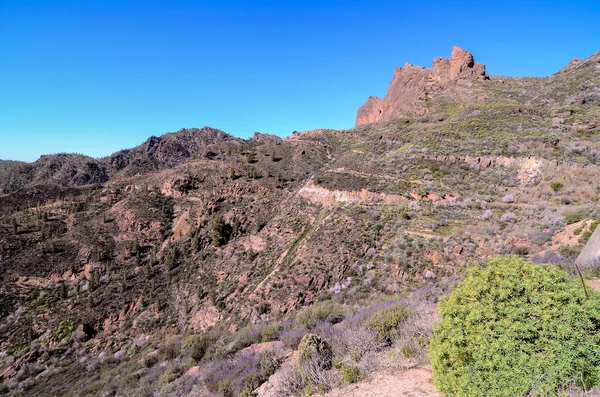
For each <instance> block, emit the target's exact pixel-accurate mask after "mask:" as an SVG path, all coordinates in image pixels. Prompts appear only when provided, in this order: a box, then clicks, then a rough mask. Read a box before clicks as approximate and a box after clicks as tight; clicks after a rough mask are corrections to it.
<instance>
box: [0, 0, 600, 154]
mask: <svg viewBox="0 0 600 397" xmlns="http://www.w3.org/2000/svg"><path fill="white" fill-rule="evenodd" d="M408 3H409V4H404V2H402V1H380V0H370V1H361V2H356V1H352V0H346V1H314V0H298V1H296V0H289V1H287V0H278V1H260V0H259V1H225V0H223V1H214V2H211V1H178V0H171V1H160V2H159V1H152V0H144V1H127V0H122V1H111V0H102V1H99V0H98V1H95V0H73V1H61V0H45V1H41V0H38V1H33V0H0V57H1V62H0V158H3V159H17V160H25V161H33V160H35V159H37V158H38V157H39V155H41V154H44V153H56V152H64V151H66V152H79V153H84V154H88V155H92V156H95V157H100V156H104V155H108V154H110V153H111V152H114V151H116V150H119V149H122V148H127V147H132V146H135V145H137V144H139V143H141V142H142V141H144V140H145V139H146V138H147V137H149V136H150V135H161V134H163V133H165V132H168V131H176V130H178V129H180V128H183V127H202V126H205V125H209V126H212V127H215V128H219V129H222V130H224V131H226V132H228V133H230V134H232V135H236V136H239V137H249V136H251V135H252V133H253V132H254V131H260V132H265V133H273V134H277V135H280V136H287V135H289V134H290V133H291V131H293V130H299V131H303V130H308V129H314V128H322V127H328V128H351V127H352V126H353V125H354V118H355V115H356V110H357V108H358V107H359V106H360V105H361V104H362V103H363V102H364V101H366V99H367V98H368V96H369V95H378V96H382V95H383V94H384V93H385V91H386V89H387V86H388V84H389V81H390V79H391V77H392V74H393V69H394V67H395V66H396V65H403V64H404V63H405V62H411V63H413V64H417V65H423V66H430V65H431V61H432V59H433V58H434V57H437V56H449V55H450V52H451V49H452V46H453V45H460V46H461V47H463V48H464V49H467V50H469V51H470V52H472V53H473V54H474V55H475V59H476V60H477V61H480V62H483V63H485V64H486V65H487V70H488V72H489V73H490V74H498V75H516V76H522V75H535V76H545V75H548V74H552V73H554V72H556V71H557V70H559V69H560V68H561V67H562V66H564V65H565V64H566V63H567V62H569V60H570V59H572V58H573V57H575V56H578V57H582V58H584V57H588V56H590V55H592V54H593V53H595V52H596V51H598V50H600V28H599V25H598V24H599V22H598V21H600V2H599V1H598V0H590V1H578V0H571V1H537V2H532V1H526V0H522V1H451V2H450V1H449V2H436V1H411V2H408Z"/></svg>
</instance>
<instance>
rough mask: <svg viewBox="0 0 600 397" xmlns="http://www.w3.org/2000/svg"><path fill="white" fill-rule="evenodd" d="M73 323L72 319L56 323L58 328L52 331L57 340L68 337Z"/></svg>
mask: <svg viewBox="0 0 600 397" xmlns="http://www.w3.org/2000/svg"><path fill="white" fill-rule="evenodd" d="M74 329H75V325H74V324H73V321H72V320H63V321H61V322H60V323H59V324H58V329H57V330H56V332H55V333H54V336H55V337H56V339H57V340H63V339H70V338H71V334H72V333H73V330H74Z"/></svg>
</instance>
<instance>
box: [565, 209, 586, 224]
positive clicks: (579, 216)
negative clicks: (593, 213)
mask: <svg viewBox="0 0 600 397" xmlns="http://www.w3.org/2000/svg"><path fill="white" fill-rule="evenodd" d="M586 215H587V211H577V212H569V213H567V214H565V222H566V224H567V225H570V224H572V223H576V222H579V221H582V220H583V218H585V217H586Z"/></svg>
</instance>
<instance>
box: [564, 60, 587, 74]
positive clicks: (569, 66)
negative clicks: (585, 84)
mask: <svg viewBox="0 0 600 397" xmlns="http://www.w3.org/2000/svg"><path fill="white" fill-rule="evenodd" d="M582 62H583V61H582V60H581V58H577V57H575V58H573V59H572V60H571V62H569V63H568V64H567V65H566V66H565V67H564V68H562V69H561V70H559V71H558V73H563V72H566V71H567V70H570V69H573V68H576V67H577V66H579V65H580V64H581V63H582Z"/></svg>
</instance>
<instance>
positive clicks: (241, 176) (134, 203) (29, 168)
mask: <svg viewBox="0 0 600 397" xmlns="http://www.w3.org/2000/svg"><path fill="white" fill-rule="evenodd" d="M599 123H600V53H597V54H595V55H594V56H592V57H590V58H588V59H586V60H583V61H580V62H575V63H572V64H570V66H569V67H568V68H565V69H563V70H562V71H561V72H559V73H557V74H555V75H553V76H550V77H547V78H511V77H497V76H487V75H486V74H485V68H484V66H483V65H480V64H476V63H474V59H473V56H472V55H471V54H469V53H467V52H466V51H463V50H461V49H460V48H458V47H456V48H455V49H454V50H453V52H452V57H451V58H450V59H443V58H438V59H436V60H435V61H434V64H433V66H432V68H429V69H425V68H420V67H415V66H411V65H406V66H405V67H404V68H401V69H400V68H398V69H397V70H396V72H395V75H394V79H393V81H392V83H391V85H390V89H389V91H388V94H387V95H386V96H385V97H384V98H383V99H381V100H379V99H370V100H369V102H368V103H367V104H365V105H363V107H361V109H360V110H359V112H358V117H357V127H356V128H354V129H352V130H347V131H345V130H344V131H336V130H326V129H323V130H315V131H308V132H302V133H297V134H293V135H292V136H290V137H288V138H285V139H281V138H278V137H276V136H273V135H268V134H260V133H256V134H255V135H254V136H253V137H252V138H251V139H248V140H242V139H238V138H234V137H232V136H230V135H227V134H226V133H224V132H222V131H219V130H215V129H212V128H209V127H204V128H202V129H184V130H181V131H178V132H175V133H169V134H166V135H163V136H161V137H151V138H149V139H148V140H147V141H146V142H144V143H143V144H141V145H140V146H137V147H135V148H133V149H129V150H123V151H120V152H117V153H115V154H113V155H111V156H108V157H106V158H102V159H93V158H90V157H86V156H82V155H75V154H58V155H50V156H42V157H41V158H40V159H39V160H38V161H36V162H34V163H20V162H14V161H5V162H2V164H0V187H2V189H3V191H4V194H2V195H0V266H1V268H2V270H3V271H2V272H1V273H0V336H1V337H0V377H1V381H2V385H3V386H2V388H0V393H5V394H11V395H18V393H21V395H32V396H35V395H78V396H93V395H106V396H115V395H118V396H129V395H132V396H138V395H140V396H141V395H153V394H154V393H158V392H160V395H161V396H166V395H177V396H182V395H194V396H196V395H207V396H208V395H221V396H223V395H225V396H235V395H254V394H253V393H255V394H256V393H258V395H261V396H268V395H291V394H294V393H295V392H294V393H292V392H291V391H290V390H291V389H286V390H287V391H285V392H284V391H281V389H277V387H280V386H281V384H282V383H284V384H285V385H287V386H286V387H292V386H290V385H296V386H294V387H301V389H300V390H301V392H302V393H307V394H310V393H309V391H311V390H312V392H314V393H316V392H324V391H326V390H327V389H328V388H331V387H336V385H337V384H336V383H335V382H338V381H339V383H340V384H341V383H343V382H346V383H348V382H350V381H353V380H354V381H355V380H357V379H359V378H360V376H367V375H368V374H369V373H370V372H369V371H374V370H376V369H377V368H379V367H374V366H373V365H375V364H373V363H375V362H380V361H381V362H382V363H383V364H381V365H382V366H384V365H388V364H389V362H387V361H385V360H387V359H389V357H395V358H394V360H395V361H394V362H395V363H396V364H394V365H399V366H401V365H409V364H410V363H412V364H410V365H416V363H418V362H419V361H418V359H419V357H421V356H420V355H421V354H426V353H423V352H426V350H427V348H426V342H423V341H426V336H427V335H428V332H430V328H431V327H430V326H431V321H432V319H433V318H434V317H435V314H434V313H435V308H436V306H435V305H436V301H437V299H438V297H439V296H440V295H442V294H444V293H446V292H447V291H448V289H449V288H451V286H452V285H453V283H454V282H455V281H456V279H457V278H460V277H461V274H462V269H463V268H464V267H466V266H471V265H473V264H476V263H481V262H484V261H486V260H487V258H489V257H491V256H495V255H505V254H514V255H520V256H523V257H527V258H528V259H530V260H533V261H537V262H552V263H555V264H557V265H559V266H563V267H565V269H568V270H569V271H570V268H569V267H568V264H569V263H570V261H571V260H573V259H574V258H575V257H576V256H577V255H578V254H579V252H580V251H581V250H582V248H583V244H585V243H586V241H587V240H588V239H589V238H590V236H591V235H592V233H593V232H594V230H595V228H596V226H597V224H598V222H597V220H598V219H599V218H600V209H599V208H598V200H599V198H600V184H598V183H597V181H600V168H599V165H600V156H599V153H600V127H599V126H600V124H599ZM407 301H408V303H406V302H407ZM399 302H400V303H402V304H404V303H406V304H407V305H408V307H410V311H411V312H412V313H413V315H415V316H416V317H414V318H418V321H416V320H415V322H414V323H411V324H413V325H414V327H413V326H411V327H406V328H405V329H406V332H412V333H411V334H402V335H404V336H402V338H404V339H402V338H401V337H400V336H394V338H396V337H397V338H398V339H394V340H392V339H391V337H390V336H389V335H387V334H377V333H373V332H374V331H373V332H371V331H372V329H371V331H368V330H367V331H368V332H367V331H365V328H364V327H362V326H359V325H360V324H370V323H369V322H368V321H367V320H364V319H365V318H372V317H369V316H373V315H374V314H373V313H376V312H378V311H384V310H388V309H390V308H392V309H393V310H397V306H394V305H398V304H400V303H399ZM394 308H396V309H394ZM390 310H391V309H390ZM403 310H404V309H403ZM407 310H408V309H407ZM394 313H396V312H394ZM361 316H362V317H361ZM361 318H363V320H360V319H361ZM411 318H413V317H411ZM365 321H366V322H365ZM369 321H371V320H369ZM373 321H374V320H373ZM334 323H336V325H335V327H334V326H333V324H334ZM352 324H354V325H352ZM415 324H419V325H418V326H417V325H415ZM361 327H362V328H361ZM373 327H376V325H373ZM367 328H368V325H367ZM373 329H375V328H373ZM365 332H366V333H365ZM307 333H309V334H310V335H313V336H312V337H311V338H313V339H311V341H312V342H311V343H313V344H315V346H320V347H318V349H326V348H325V347H324V346H326V345H325V344H322V342H321V339H323V340H326V341H328V342H327V343H328V344H329V345H330V347H331V346H333V347H332V349H333V350H332V353H331V354H332V355H333V357H334V358H335V360H340V361H339V362H338V361H336V362H335V366H334V363H333V361H332V362H330V363H329V366H324V367H323V368H321V369H320V370H323V371H328V372H326V374H327V375H326V376H325V375H323V378H322V379H321V378H320V379H321V380H320V381H319V382H316V381H315V382H316V383H314V382H313V383H314V384H312V383H310V384H309V383H306V384H305V383H302V382H307V381H306V379H308V378H306V377H304V378H300V379H296V380H294V381H292V380H290V379H292V378H290V376H292V375H293V373H292V374H290V372H289V371H288V372H286V371H287V370H286V368H288V369H289V368H292V367H293V365H292V364H290V363H293V362H294V360H295V359H296V360H297V359H298V355H299V353H293V351H294V350H296V349H297V348H298V343H299V342H300V339H301V338H302V337H303V335H305V334H307ZM314 335H316V336H314ZM349 335H352V338H359V340H360V341H361V343H360V346H361V349H364V350H361V351H360V352H361V353H360V354H358V353H357V352H356V351H355V350H352V349H350V347H348V346H347V345H343V343H342V342H343V341H344V340H354V339H350V336H349ZM365 335H366V336H365ZM394 335H396V334H394ZM398 335H400V334H398ZM317 336H318V338H321V339H316V338H317ZM365 338H366V339H365ZM369 338H371V339H369ZM372 338H375V339H372ZM377 338H380V339H377ZM381 338H383V339H381ZM357 340H358V339H357ZM394 341H397V342H394ZM367 342H368V343H367ZM382 342H385V343H382ZM358 345H359V344H358V343H356V344H355V346H358ZM302 346H304V345H302ZM302 346H300V348H302ZM344 346H346V347H344ZM382 346H383V347H382ZM265 349H266V350H268V351H270V352H271V353H268V354H271V355H268V354H267V353H266V352H265V351H266V350H265ZM269 349H275V350H276V351H277V352H278V354H277V355H273V354H274V353H273V354H272V350H269ZM315 349H317V347H315ZM390 349H391V350H390ZM394 349H396V350H394ZM279 353H281V355H279ZM379 353H381V354H382V356H376V357H379V358H377V359H373V357H375V356H373V355H376V354H379ZM294 357H296V358H294ZM369 357H371V359H370V360H371V361H368V358H369ZM384 357H387V358H386V359H385V360H384ZM380 359H381V360H380ZM382 360H383V361H382ZM369 363H370V364H369ZM386 363H387V364H386ZM407 363H408V364H407ZM336 366H337V367H336ZM292 372H293V371H292ZM319 373H321V372H319ZM277 374H280V375H277ZM281 374H287V375H285V376H287V378H286V377H285V376H284V375H281ZM277 376H281V377H283V378H281V379H284V381H282V380H280V381H276V378H277ZM319 376H320V375H319ZM353 376H355V377H353ZM271 377H275V378H271ZM267 379H269V381H268V382H266V381H267ZM285 379H287V380H286V381H285ZM294 379H295V378H294ZM311 379H312V378H311ZM332 379H333V380H332ZM336 379H337V380H336ZM344 379H345V380H344ZM277 382H279V384H280V386H277V384H278V383H277ZM294 382H296V383H294ZM311 382H312V381H311ZM327 382H329V383H327ZM261 385H262V386H261ZM298 385H300V386H298ZM259 386H260V387H261V388H260V389H259ZM309 386H310V387H312V388H313V389H309ZM318 388H320V389H318ZM269 390H270V391H269ZM273 390H275V391H273ZM296 391H297V390H296ZM242 392H243V393H247V394H242ZM288 392H289V393H288ZM312 392H311V393H312ZM211 393H212V394H211ZM269 393H271V394H269ZM273 393H274V394H273ZM286 393H287V394H286ZM333 395H335V394H333Z"/></svg>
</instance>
